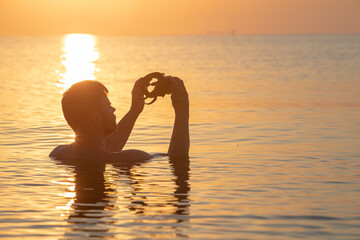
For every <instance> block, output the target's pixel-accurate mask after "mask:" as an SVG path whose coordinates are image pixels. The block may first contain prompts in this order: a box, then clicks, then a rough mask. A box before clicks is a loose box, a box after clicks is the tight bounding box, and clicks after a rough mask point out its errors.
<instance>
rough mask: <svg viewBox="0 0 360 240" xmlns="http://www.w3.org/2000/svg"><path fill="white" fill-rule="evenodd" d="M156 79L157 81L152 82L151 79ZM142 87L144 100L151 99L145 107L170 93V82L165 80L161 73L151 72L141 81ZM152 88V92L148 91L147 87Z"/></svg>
mask: <svg viewBox="0 0 360 240" xmlns="http://www.w3.org/2000/svg"><path fill="white" fill-rule="evenodd" d="M154 78H155V79H156V80H157V81H155V82H152V80H153V79H154ZM142 81H143V83H144V86H145V93H144V94H145V98H144V99H147V98H153V100H151V102H149V103H145V104H147V105H150V104H152V103H154V102H155V101H156V99H157V97H158V96H162V97H164V96H165V95H166V94H170V93H171V81H170V80H169V79H166V78H165V76H164V74H163V73H159V72H153V73H150V74H148V75H146V76H145V77H143V79H142ZM150 86H151V87H154V88H153V90H152V91H151V90H150V91H149V87H150Z"/></svg>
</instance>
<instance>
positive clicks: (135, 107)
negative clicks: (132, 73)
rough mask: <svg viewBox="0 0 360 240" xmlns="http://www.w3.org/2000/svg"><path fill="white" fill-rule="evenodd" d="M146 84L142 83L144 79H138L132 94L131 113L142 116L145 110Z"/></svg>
mask: <svg viewBox="0 0 360 240" xmlns="http://www.w3.org/2000/svg"><path fill="white" fill-rule="evenodd" d="M144 92H145V89H144V84H143V83H142V78H140V79H138V80H137V81H136V82H135V84H134V87H133V90H132V92H131V94H132V101H131V108H130V112H133V113H136V114H140V113H141V112H142V111H143V109H144V104H145V100H144Z"/></svg>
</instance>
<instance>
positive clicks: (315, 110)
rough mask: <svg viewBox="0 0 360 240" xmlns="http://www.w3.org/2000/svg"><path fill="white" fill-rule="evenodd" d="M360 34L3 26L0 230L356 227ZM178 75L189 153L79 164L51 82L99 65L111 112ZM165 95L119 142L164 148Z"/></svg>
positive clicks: (92, 71) (339, 231)
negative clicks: (134, 32) (66, 147)
mask: <svg viewBox="0 0 360 240" xmlns="http://www.w3.org/2000/svg"><path fill="white" fill-rule="evenodd" d="M359 66H360V35H289V36H286V35H284V36H161V37H160V36H158V37H157V36H154V37H106V36H92V35H66V36H51V37H12V36H9V37H7V36H2V37H0V203H1V204H0V223H1V224H0V237H2V238H14V239H15V238H19V239H20V238H21V239H22V238H27V239H31V238H33V239H47V238H48V239H77V238H84V239H88V238H116V239H157V238H165V239H172V238H178V239H182V238H190V239H359V238H360V161H359V160H360V98H359V96H360V67H359ZM153 71H159V72H163V73H165V74H167V75H172V76H178V77H180V78H181V79H183V80H184V82H185V85H186V87H187V89H188V92H189V96H190V133H191V149H190V159H189V160H187V159H183V160H181V161H178V162H173V161H172V160H169V159H168V157H165V156H163V157H155V158H153V159H152V160H150V161H149V162H146V163H144V164H140V165H137V166H133V167H131V168H126V167H119V166H116V165H107V166H106V168H105V169H101V168H99V169H96V170H89V169H85V170H84V169H77V168H74V167H72V166H67V165H62V164H60V163H59V162H57V161H54V160H52V159H50V158H49V157H48V154H49V152H50V151H51V150H52V149H53V148H54V147H55V146H57V145H59V144H67V143H70V142H72V141H73V139H74V135H73V132H72V131H71V129H70V128H69V127H68V126H67V124H66V122H65V120H64V118H63V116H62V112H61V106H60V99H61V93H62V92H63V91H64V90H65V89H66V87H68V86H69V85H71V84H72V83H74V82H76V81H80V80H84V79H96V80H98V81H101V82H102V83H104V84H105V85H106V86H107V88H108V89H109V91H110V93H109V98H110V101H111V102H112V105H113V106H114V107H116V108H117V111H116V112H115V113H116V115H117V119H118V120H119V119H121V118H122V116H123V115H124V114H125V113H126V112H127V111H128V110H129V107H130V101H131V94H130V93H131V89H132V86H133V84H134V81H135V80H137V79H138V78H140V77H142V76H144V75H146V74H148V73H150V72H153ZM173 121H174V113H173V109H172V106H171V100H170V97H169V96H166V97H165V98H159V99H158V100H157V101H156V102H155V103H154V104H153V105H149V106H146V107H145V109H144V111H143V113H142V114H141V115H140V117H139V119H138V120H137V122H136V125H135V128H134V130H133V132H132V135H131V136H130V138H129V141H128V143H127V145H126V146H125V148H127V149H130V148H132V149H141V150H144V151H147V152H149V153H165V152H166V151H167V148H168V144H169V140H170V137H171V132H172V125H173Z"/></svg>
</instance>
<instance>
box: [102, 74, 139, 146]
mask: <svg viewBox="0 0 360 240" xmlns="http://www.w3.org/2000/svg"><path fill="white" fill-rule="evenodd" d="M131 94H132V102H131V108H130V110H129V112H128V113H127V114H125V116H124V117H123V118H122V119H121V120H120V121H119V123H118V125H117V128H116V130H115V132H114V133H112V134H111V135H109V136H108V137H107V138H106V149H107V150H109V151H111V152H119V151H121V150H122V149H123V147H124V146H125V144H126V142H127V140H128V139H129V136H130V133H131V131H132V129H133V127H134V125H135V122H136V120H137V118H138V117H139V115H140V113H141V112H142V110H143V109H144V97H143V96H144V87H143V85H142V83H141V79H139V80H137V81H136V82H135V85H134V88H133V90H132V92H131Z"/></svg>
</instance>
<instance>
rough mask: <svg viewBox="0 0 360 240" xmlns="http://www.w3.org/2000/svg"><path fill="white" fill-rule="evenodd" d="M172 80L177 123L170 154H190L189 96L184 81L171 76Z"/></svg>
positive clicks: (172, 99)
mask: <svg viewBox="0 0 360 240" xmlns="http://www.w3.org/2000/svg"><path fill="white" fill-rule="evenodd" d="M169 78H170V79H171V82H172V94H171V101H172V105H173V107H174V110H175V123H174V128H173V132H172V136H171V140H170V145H169V150H168V154H169V155H170V156H172V157H174V156H188V155H189V147H190V137H189V97H188V93H187V91H186V88H185V85H184V82H183V81H182V80H181V79H180V78H177V77H169Z"/></svg>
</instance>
